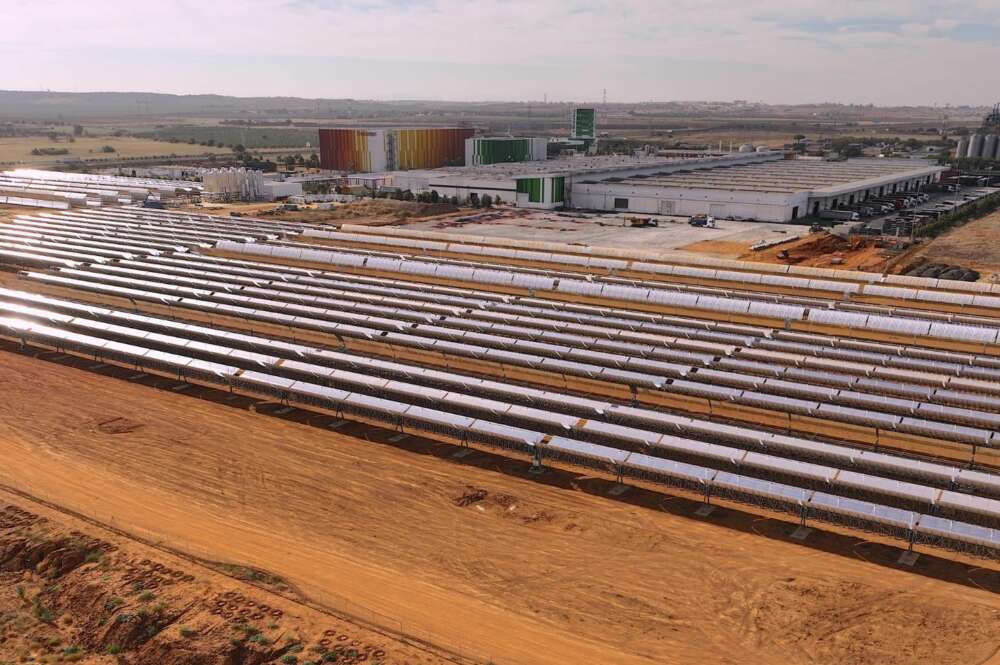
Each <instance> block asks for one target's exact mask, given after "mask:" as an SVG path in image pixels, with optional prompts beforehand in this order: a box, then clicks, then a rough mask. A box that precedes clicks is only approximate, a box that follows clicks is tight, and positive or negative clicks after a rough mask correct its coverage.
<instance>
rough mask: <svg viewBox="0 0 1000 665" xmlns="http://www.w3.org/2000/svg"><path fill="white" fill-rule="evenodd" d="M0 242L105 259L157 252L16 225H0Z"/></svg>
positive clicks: (129, 257) (125, 257)
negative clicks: (27, 229) (60, 250)
mask: <svg viewBox="0 0 1000 665" xmlns="http://www.w3.org/2000/svg"><path fill="white" fill-rule="evenodd" d="M0 243H3V244H10V245H15V244H16V245H21V246H31V247H37V248H39V249H44V248H49V249H62V250H66V251H70V252H81V253H87V254H91V255H93V256H100V257H103V258H107V259H133V258H136V257H138V256H145V255H147V254H153V253H158V252H157V250H154V249H149V248H145V247H138V246H135V245H128V244H124V243H116V242H108V241H107V240H87V239H71V238H65V237H63V236H58V235H52V234H48V233H40V232H37V231H26V230H22V229H19V228H17V227H14V228H10V227H6V226H3V225H0Z"/></svg>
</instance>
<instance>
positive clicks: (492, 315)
mask: <svg viewBox="0 0 1000 665" xmlns="http://www.w3.org/2000/svg"><path fill="white" fill-rule="evenodd" d="M91 269H92V270H96V271H99V272H102V273H114V274H115V275H116V276H117V277H118V278H120V280H126V279H135V280H143V281H150V280H152V281H161V280H162V281H164V282H167V283H171V284H175V285H181V286H191V287H192V288H201V289H208V290H210V289H222V290H227V291H232V290H233V288H238V289H239V291H240V292H241V293H247V294H260V295H266V296H273V297H276V298H278V299H285V300H291V301H293V302H300V303H310V304H316V303H319V302H321V301H322V298H321V296H322V295H329V296H336V297H338V298H346V299H348V300H351V301H358V302H360V303H370V304H374V305H376V307H378V306H379V305H383V306H385V305H388V306H390V307H393V306H397V307H398V306H404V307H407V308H409V309H408V310H407V311H404V312H402V313H401V316H402V317H403V318H408V319H410V320H413V321H417V322H419V321H426V314H434V315H441V316H444V317H446V318H442V319H439V320H438V321H437V322H436V323H437V325H438V326H445V327H448V326H453V327H455V328H456V329H458V330H464V329H470V328H472V329H474V330H478V331H479V332H484V333H488V332H491V331H492V332H498V333H501V334H503V335H505V336H507V337H515V338H523V339H528V340H531V341H540V342H551V343H553V344H556V345H560V344H561V345H575V346H580V347H583V348H585V349H591V350H599V351H605V352H611V353H620V354H622V356H623V357H625V356H630V355H639V356H642V357H648V356H653V357H657V356H659V358H660V359H662V360H672V361H680V362H696V363H699V364H702V365H704V366H706V367H709V368H712V369H720V370H727V369H736V370H740V371H743V372H744V373H746V374H750V375H762V376H765V377H772V380H771V383H772V384H775V385H780V384H778V383H777V381H776V380H774V379H777V378H778V377H781V376H787V378H791V379H796V380H799V381H801V382H804V383H817V382H818V383H819V384H821V385H824V386H836V387H838V388H850V387H857V388H860V389H861V390H862V391H865V390H867V391H869V392H878V393H884V392H888V393H889V394H892V395H897V396H903V397H918V398H921V399H922V400H923V401H930V402H934V401H938V400H937V397H938V388H937V387H941V391H940V397H942V398H943V399H944V400H945V402H946V403H955V404H958V405H960V406H962V405H974V404H975V405H979V406H980V407H982V408H988V409H991V410H1000V401H997V400H995V399H994V398H990V397H983V396H980V395H975V394H973V395H968V396H965V395H964V394H963V392H962V391H963V390H971V391H979V392H987V393H988V392H995V393H1000V384H998V383H996V380H997V379H1000V367H998V368H989V367H982V368H972V367H966V366H964V365H957V364H954V363H952V364H947V363H942V362H935V361H921V360H915V361H910V362H901V363H900V364H901V365H902V366H903V367H900V368H892V367H886V366H884V365H885V362H886V361H887V360H894V358H893V357H891V356H886V355H885V354H881V355H879V354H869V355H871V356H878V358H879V360H880V361H881V364H879V365H875V364H862V363H859V362H850V361H849V360H848V358H853V357H855V356H856V355H863V353H861V352H858V351H856V350H855V351H848V350H843V351H841V352H840V353H839V354H837V353H836V350H830V349H829V347H826V348H824V347H819V346H817V347H807V346H806V345H803V344H798V345H794V346H792V347H788V346H786V347H782V345H780V344H772V345H771V347H772V348H770V349H755V348H737V347H726V346H723V345H718V344H712V343H707V344H704V345H694V348H693V350H690V351H678V350H677V347H678V346H681V347H684V346H688V347H689V348H690V347H691V346H692V345H687V344H685V342H684V341H680V340H677V339H670V338H668V339H663V338H662V337H661V338H659V339H655V340H653V341H655V342H657V343H658V344H669V345H670V346H671V348H670V349H669V350H666V349H664V350H660V349H657V348H656V347H655V346H652V347H650V346H647V347H644V348H643V347H639V348H636V345H635V344H630V343H629V342H627V341H620V342H619V341H613V340H614V339H615V337H616V335H614V334H613V331H614V330H615V328H614V323H613V322H610V321H608V319H607V318H606V317H603V318H602V317H594V318H593V320H592V321H591V322H590V323H587V324H572V323H565V322H560V321H558V320H551V319H546V318H544V312H532V314H533V315H532V316H518V315H510V314H505V313H502V312H494V311H487V310H481V309H480V310H472V309H466V310H465V311H461V310H459V309H456V308H462V307H464V308H472V307H483V306H486V307H488V306H489V305H490V303H489V302H483V301H477V300H472V299H460V298H455V297H452V298H450V300H451V301H452V302H450V303H448V305H447V306H444V305H438V304H427V303H425V302H423V301H420V300H416V299H413V298H411V297H409V296H410V294H412V291H411V292H406V291H403V290H399V289H386V288H385V287H374V288H377V289H379V290H381V291H382V292H383V294H385V293H386V292H388V294H386V295H383V294H366V293H362V292H359V290H358V284H357V283H352V282H349V281H337V280H322V281H321V284H320V285H317V286H309V285H300V284H294V283H289V282H274V281H267V282H263V281H254V280H251V279H250V278H244V277H236V276H232V275H226V274H221V275H219V274H216V275H215V276H214V277H213V276H211V275H212V273H209V274H207V275H206V274H205V273H204V272H201V271H198V270H195V269H180V270H182V271H183V273H182V274H180V275H178V274H176V273H175V272H172V271H176V270H177V268H175V267H173V266H170V267H169V269H168V270H167V271H163V267H162V266H160V265H158V264H156V263H152V262H144V261H123V262H119V263H118V264H116V265H103V266H93V267H92V268H91ZM161 272H163V273H164V274H160V273H161ZM192 275H201V277H195V276H192ZM112 279H113V278H112ZM316 281H319V280H316ZM119 283H127V282H125V281H119ZM286 291H289V292H291V293H285V292H286ZM308 294H315V296H309V295H308ZM456 300H457V301H458V302H455V301H456ZM338 304H339V303H338ZM412 310H416V311H412ZM361 311H365V310H364V306H362V309H361ZM371 311H372V312H373V313H376V314H384V313H386V312H385V310H384V309H374V310H371ZM449 315H451V316H449ZM457 315H461V316H457ZM468 317H472V318H473V319H475V320H476V321H472V322H470V321H468V320H467V318H468ZM479 319H482V320H483V321H481V322H479ZM626 323H627V322H626ZM599 324H600V325H599ZM602 326H603V327H602ZM654 326H655V324H649V326H648V327H646V329H645V330H646V331H647V332H649V333H652V332H653V331H654V330H655V331H656V332H657V333H658V334H661V335H662V334H665V333H669V334H670V335H676V334H678V333H679V332H680V333H683V332H684V331H683V329H682V330H677V329H676V328H668V329H666V330H664V329H663V327H662V326H660V327H659V329H657V328H656V327H654ZM634 328H635V326H629V327H628V328H627V329H634ZM463 334H464V333H460V332H455V333H454V334H452V335H447V337H448V338H449V339H452V340H456V341H457V340H458V339H459V338H460V337H461V336H462V335H463ZM651 339H652V338H651ZM484 341H486V340H484ZM494 341H502V340H500V339H499V338H498V340H494ZM633 341H634V338H633ZM756 341H757V339H756V338H749V339H745V340H743V342H744V343H747V344H748V345H752V344H753V343H754V342H756ZM765 341H768V340H765ZM793 349H794V350H795V351H796V352H795V353H790V351H792V350H793ZM812 349H816V350H824V351H827V350H829V351H833V352H834V353H833V356H834V359H835V360H837V362H833V363H825V362H815V360H814V359H813V358H812V357H811V354H810V353H809V351H810V350H812ZM556 351H559V350H558V349H556ZM698 351H703V352H702V353H697V352H698ZM556 355H557V356H561V355H562V353H557V354H556ZM719 355H725V356H728V355H733V356H734V357H733V358H719V357H718V356H719ZM899 360H900V361H905V360H906V359H899ZM996 363H997V364H998V365H1000V361H996ZM917 369H922V370H936V371H933V372H932V371H924V372H918V371H916V370H917ZM963 370H966V371H965V374H964V375H962V376H958V375H959V374H960V373H961V372H962V371H963ZM947 372H950V373H951V376H949V375H948V373H947ZM719 377H720V378H721V379H722V380H721V381H720V382H721V383H723V384H724V385H736V386H744V387H752V384H756V383H757V382H758V381H760V379H756V378H743V379H740V378H736V377H730V376H729V373H725V372H724V373H723V374H721V375H719ZM747 381H750V383H749V384H748V383H747ZM734 382H735V383H734ZM946 388H947V389H946ZM789 389H791V388H789ZM823 390H824V393H823V394H826V391H827V389H823ZM809 395H810V391H809V390H808V389H806V390H805V391H799V392H792V393H791V396H809ZM892 406H893V407H894V408H896V409H902V410H903V411H904V412H913V411H915V410H916V409H917V407H918V403H917V402H916V401H912V403H911V404H908V405H904V404H903V403H902V402H900V401H896V402H894V403H893V404H892Z"/></svg>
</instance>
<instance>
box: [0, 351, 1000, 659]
mask: <svg viewBox="0 0 1000 665" xmlns="http://www.w3.org/2000/svg"><path fill="white" fill-rule="evenodd" d="M62 363H65V364H62ZM62 363H55V362H46V361H43V360H40V359H36V358H31V357H28V356H25V355H21V354H20V353H13V352H9V351H0V387H2V390H3V394H4V400H2V402H0V449H2V451H3V464H0V484H3V485H7V486H11V487H13V488H16V489H18V490H20V491H23V492H29V493H30V494H32V495H34V496H37V497H40V498H42V499H44V500H46V501H50V502H53V503H55V504H58V505H60V506H64V507H67V508H71V509H72V510H75V511H78V512H79V513H82V514H83V515H86V516H88V517H90V518H93V519H95V520H99V521H100V522H102V523H105V524H109V525H113V526H114V527H115V528H117V529H121V530H122V531H127V532H129V533H131V534H134V535H136V536H139V537H141V538H144V539H147V540H148V541H149V542H151V543H159V544H162V545H163V546H169V547H170V548H176V550H178V551H180V552H183V553H185V554H186V555H190V556H194V557H198V558H202V559H207V560H212V561H224V562H228V563H231V564H238V565H242V566H247V567H251V568H253V569H258V570H262V571H267V572H268V574H271V575H275V576H278V577H280V578H281V579H282V580H283V581H284V583H285V584H287V585H288V586H289V587H290V588H292V589H295V590H297V591H298V593H300V594H301V596H302V597H303V598H305V599H307V600H308V601H309V602H310V603H315V604H317V605H319V606H323V607H328V608H338V609H339V610H341V611H345V612H348V613H349V614H351V615H352V616H356V617H364V618H365V619H366V620H370V621H372V622H373V623H376V624H379V625H387V626H395V627H396V628H397V629H398V630H400V631H401V632H403V633H407V634H411V635H419V636H421V637H423V638H424V639H428V640H430V641H433V642H434V643H435V644H438V645H441V646H443V647H447V648H449V649H451V650H453V651H459V650H461V651H462V652H463V653H465V654H471V655H474V656H476V657H477V658H478V659H479V660H481V661H486V660H490V659H491V660H492V661H493V662H495V663H497V664H498V665H500V664H504V665H507V664H524V665H528V664H530V665H536V664H560V665H562V664H565V665H569V664H574V665H576V664H579V663H601V664H602V665H603V664H617V663H648V664H652V663H668V662H669V663H672V664H673V663H677V664H687V663H692V664H693V663H699V664H700V663H732V664H736V663H740V664H744V663H750V662H752V663H762V664H767V665H779V664H781V665H784V664H789V665H793V664H794V665H799V664H803V665H804V664H817V665H835V664H836V665H841V664H843V663H852V664H859V665H903V664H914V665H916V664H918V663H919V664H923V663H941V664H943V665H952V664H953V665H967V664H972V663H985V662H987V661H989V659H991V658H993V657H994V655H995V654H996V652H997V649H998V647H1000V595H997V594H998V592H1000V573H998V569H997V568H996V567H994V566H993V565H992V564H986V563H983V562H978V561H975V560H963V559H960V558H955V557H953V556H952V555H945V554H944V553H941V552H934V551H930V550H928V551H924V552H923V554H922V555H921V557H920V559H919V561H918V562H917V564H916V566H915V568H914V569H912V570H911V569H905V568H901V567H899V566H897V565H896V564H895V561H896V558H897V557H898V555H899V550H898V549H896V548H894V547H890V546H888V545H886V544H883V543H878V542H868V541H865V540H862V539H859V538H858V537H857V534H853V535H851V534H849V533H847V532H835V531H829V532H827V531H824V532H820V531H816V532H814V533H813V534H812V535H811V536H810V537H809V539H808V540H807V541H806V543H805V544H799V543H797V542H794V541H791V540H790V539H789V538H788V534H789V533H790V532H791V528H792V525H790V524H788V523H787V522H783V521H778V520H776V519H773V518H770V517H768V516H766V515H764V514H756V513H752V512H746V511H745V510H735V509H729V508H724V507H720V508H718V509H717V510H716V511H715V512H714V513H713V514H712V515H711V516H710V517H709V518H707V519H700V518H696V517H695V516H694V514H693V513H694V510H695V508H696V507H697V505H698V504H697V502H696V501H694V500H691V499H690V498H685V497H683V496H665V495H662V494H657V493H654V492H651V491H648V490H644V489H642V488H637V487H632V488H630V489H629V490H628V491H627V492H626V493H625V494H624V495H622V496H621V497H618V498H614V497H610V496H608V495H607V490H608V489H610V488H611V487H612V483H610V482H607V481H604V480H600V479H597V478H591V477H586V476H582V475H578V474H574V473H569V472H564V471H559V470H549V471H548V472H546V473H545V474H544V475H542V476H540V477H537V478H536V477H533V476H530V475H529V474H528V473H527V472H526V471H527V464H526V463H524V462H522V461H516V460H510V459H507V458H502V457H497V456H493V455H489V454H486V453H478V452H475V453H472V454H470V455H468V456H466V457H463V458H461V459H457V458H455V457H454V456H453V455H454V452H455V449H454V448H452V447H450V446H447V445H443V444H433V443H430V442H426V441H422V440H418V439H413V438H407V439H402V440H400V439H399V438H398V437H392V436H391V434H390V433H386V432H381V431H379V430H375V429H373V428H369V427H366V426H362V425H355V424H347V425H344V426H342V427H340V428H339V429H337V430H336V431H335V432H334V431H330V430H329V429H328V428H326V427H321V425H324V421H323V419H321V418H317V417H316V416H311V417H307V416H306V415H303V414H302V412H297V411H296V412H290V413H288V414H286V415H282V416H280V417H277V416H266V415H262V414H260V413H255V412H253V411H252V410H250V409H249V408H248V404H247V403H244V402H245V401H244V400H242V399H235V400H227V399H224V398H223V396H221V395H219V394H218V393H209V391H206V390H203V389H199V388H190V389H185V390H184V391H182V392H174V391H171V390H164V389H158V388H154V387H153V385H159V386H161V387H166V386H171V385H173V383H172V382H170V381H166V380H153V379H141V378H136V379H134V380H133V381H131V382H130V381H126V380H124V379H123V378H114V377H112V376H105V375H103V374H102V372H106V373H108V374H117V375H121V376H128V375H129V374H131V372H129V371H127V370H108V369H94V370H93V371H86V370H84V369H78V368H76V367H71V366H68V365H69V364H73V363H75V364H80V365H84V366H85V365H86V363H85V361H72V363H71V361H62ZM203 393H205V394H203ZM255 408H256V410H257V411H274V408H272V407H266V406H261V405H257V406H256V407H255ZM283 411H284V410H283V409H278V410H277V411H276V413H278V414H281V413H283ZM366 439H367V440H366ZM392 441H395V442H394V443H390V442H392ZM946 556H947V557H948V558H945V557H946ZM167 565H170V564H167ZM171 567H172V566H171ZM0 588H3V589H4V593H6V592H7V590H9V585H6V586H3V587H0ZM31 593H32V594H34V593H35V588H34V587H33V588H32V590H31ZM5 597H7V598H9V594H8V595H7V596H5ZM129 602H133V601H132V600H131V599H130V600H129ZM95 662H99V661H95ZM403 662H418V661H409V660H406V659H405V658H404V660H403Z"/></svg>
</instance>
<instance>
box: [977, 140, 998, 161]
mask: <svg viewBox="0 0 1000 665" xmlns="http://www.w3.org/2000/svg"><path fill="white" fill-rule="evenodd" d="M996 154H997V135H996V134H987V135H986V140H984V141H983V152H982V153H981V154H980V156H981V157H982V158H983V159H993V158H994V155H996Z"/></svg>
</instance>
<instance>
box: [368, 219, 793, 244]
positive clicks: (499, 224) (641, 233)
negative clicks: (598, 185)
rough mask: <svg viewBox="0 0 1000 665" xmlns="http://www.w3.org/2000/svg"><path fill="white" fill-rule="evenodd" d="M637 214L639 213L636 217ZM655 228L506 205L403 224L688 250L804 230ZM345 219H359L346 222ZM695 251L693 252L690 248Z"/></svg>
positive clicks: (682, 224) (739, 225)
mask: <svg viewBox="0 0 1000 665" xmlns="http://www.w3.org/2000/svg"><path fill="white" fill-rule="evenodd" d="M637 216H639V217H642V216H643V215H637ZM657 219H658V221H659V226H658V227H657V228H628V227H625V226H623V224H624V218H623V216H621V215H612V214H608V215H600V214H593V215H590V214H587V215H581V214H579V213H573V214H565V215H561V214H557V213H534V212H524V211H518V210H511V209H500V210H498V211H495V212H475V211H474V212H467V213H465V214H462V215H454V216H447V217H439V218H436V219H434V220H427V221H415V222H409V223H407V224H405V226H406V228H412V229H419V230H422V231H445V232H451V233H461V234H468V235H481V236H490V237H496V238H514V239H519V240H533V241H542V242H565V243H570V244H583V245H594V246H597V247H616V248H625V249H642V250H649V251H658V250H673V249H687V247H686V245H690V244H693V243H697V242H702V241H705V240H717V241H718V240H721V241H726V242H732V243H739V245H740V246H742V247H744V248H745V249H749V247H750V245H752V244H754V243H756V242H759V241H761V240H772V239H774V238H780V237H782V236H786V235H796V234H798V233H802V232H804V231H806V229H805V227H801V226H792V225H789V224H769V223H764V222H729V221H719V222H717V224H718V228H715V229H704V228H696V227H693V226H690V225H689V224H688V223H687V218H686V217H684V218H681V217H658V218H657ZM349 221H350V223H358V222H356V221H355V220H353V219H351V220H349ZM695 251H696V252H697V250H695Z"/></svg>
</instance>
